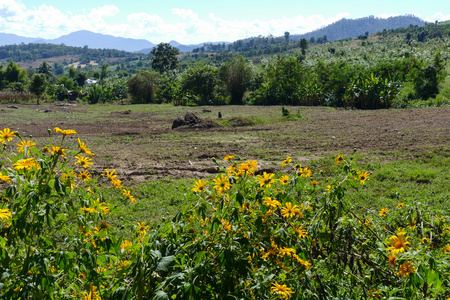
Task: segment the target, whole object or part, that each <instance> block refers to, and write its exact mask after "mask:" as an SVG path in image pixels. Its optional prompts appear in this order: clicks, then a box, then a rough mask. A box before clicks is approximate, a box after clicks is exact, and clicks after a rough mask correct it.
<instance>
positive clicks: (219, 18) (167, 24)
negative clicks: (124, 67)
mask: <svg viewBox="0 0 450 300" xmlns="http://www.w3.org/2000/svg"><path fill="white" fill-rule="evenodd" d="M449 8H450V7H449V5H448V0H429V1H417V0H408V1H405V0H377V1H373V0H372V1H365V0H343V1H336V0H333V1H331V0H318V1H305V0H227V1H222V0H210V1H203V0H189V1H186V0H183V1H182V0H127V1H120V0H77V1H65V0H45V4H44V1H41V0H0V32H2V33H15V34H17V35H20V36H26V37H39V38H47V39H49V38H57V37H59V36H61V35H64V34H68V33H70V32H73V31H77V30H90V31H93V32H97V33H102V34H110V35H114V36H121V37H130V38H142V39H146V40H149V41H150V42H152V43H155V44H156V43H160V42H169V41H171V40H176V41H178V42H180V43H182V44H195V43H200V42H209V41H210V42H218V41H229V42H232V41H235V40H237V39H242V38H246V37H251V36H258V35H268V34H273V35H275V36H280V35H283V33H284V32H285V31H289V32H290V33H291V34H298V33H305V32H309V31H312V30H314V29H317V28H320V27H322V26H325V25H328V24H330V23H333V22H335V21H337V20H339V19H341V18H344V17H345V18H349V19H356V18H360V17H367V16H369V15H373V16H376V17H389V16H395V15H405V14H414V15H416V16H418V17H420V18H422V19H423V20H425V21H435V20H439V21H444V20H449V19H450V11H449Z"/></svg>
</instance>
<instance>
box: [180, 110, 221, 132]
mask: <svg viewBox="0 0 450 300" xmlns="http://www.w3.org/2000/svg"><path fill="white" fill-rule="evenodd" d="M213 127H221V126H220V125H219V124H217V123H216V122H214V121H212V120H211V119H201V118H199V117H197V116H196V115H195V114H194V113H193V112H191V111H188V112H187V113H186V114H185V115H184V117H183V116H179V117H178V118H177V119H175V120H174V121H173V123H172V129H175V128H178V129H186V128H191V129H207V128H213Z"/></svg>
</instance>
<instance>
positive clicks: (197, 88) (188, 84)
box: [180, 66, 218, 105]
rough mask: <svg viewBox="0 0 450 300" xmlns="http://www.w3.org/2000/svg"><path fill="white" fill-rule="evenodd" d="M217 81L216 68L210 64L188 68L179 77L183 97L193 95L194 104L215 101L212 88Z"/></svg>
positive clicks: (212, 102) (205, 103) (206, 103)
mask: <svg viewBox="0 0 450 300" xmlns="http://www.w3.org/2000/svg"><path fill="white" fill-rule="evenodd" d="M217 83H218V70H217V68H215V67H212V66H197V67H192V68H190V69H188V70H187V71H186V72H185V73H184V74H183V76H182V78H181V85H180V86H181V93H182V96H183V97H190V96H193V97H194V98H193V99H192V100H193V101H194V104H196V105H208V104H209V105H211V104H214V103H215V97H214V89H215V87H216V85H217Z"/></svg>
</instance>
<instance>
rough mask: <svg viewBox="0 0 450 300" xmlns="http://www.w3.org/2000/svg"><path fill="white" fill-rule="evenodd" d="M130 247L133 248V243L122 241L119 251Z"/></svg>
mask: <svg viewBox="0 0 450 300" xmlns="http://www.w3.org/2000/svg"><path fill="white" fill-rule="evenodd" d="M131 246H133V243H132V242H130V241H127V240H125V241H123V243H122V244H121V245H120V248H121V249H126V248H128V247H131Z"/></svg>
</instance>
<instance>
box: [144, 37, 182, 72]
mask: <svg viewBox="0 0 450 300" xmlns="http://www.w3.org/2000/svg"><path fill="white" fill-rule="evenodd" d="M178 53H179V51H178V49H177V48H175V47H172V46H171V45H170V44H168V43H160V44H158V45H157V46H156V47H155V48H153V50H152V51H151V52H150V54H151V55H152V62H151V65H152V68H153V70H155V71H158V72H159V73H160V74H163V73H165V72H167V71H173V70H175V68H176V67H177V65H178V58H177V55H178Z"/></svg>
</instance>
